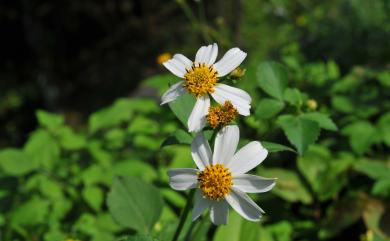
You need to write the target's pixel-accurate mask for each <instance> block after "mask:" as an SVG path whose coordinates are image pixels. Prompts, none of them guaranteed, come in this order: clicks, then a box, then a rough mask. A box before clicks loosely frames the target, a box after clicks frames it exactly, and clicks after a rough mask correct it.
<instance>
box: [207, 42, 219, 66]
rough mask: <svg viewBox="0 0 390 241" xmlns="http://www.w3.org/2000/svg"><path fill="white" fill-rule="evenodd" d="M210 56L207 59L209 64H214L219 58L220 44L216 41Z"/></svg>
mask: <svg viewBox="0 0 390 241" xmlns="http://www.w3.org/2000/svg"><path fill="white" fill-rule="evenodd" d="M209 54H210V55H209V57H208V61H207V64H208V65H212V64H214V62H215V60H216V59H217V56H218V45H217V44H216V43H214V44H213V47H212V48H211V51H210V53H209Z"/></svg>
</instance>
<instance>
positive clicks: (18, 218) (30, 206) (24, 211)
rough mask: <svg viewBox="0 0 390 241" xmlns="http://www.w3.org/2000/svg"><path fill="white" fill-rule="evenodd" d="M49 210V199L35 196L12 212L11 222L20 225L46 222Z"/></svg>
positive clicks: (15, 225) (13, 224) (16, 225)
mask: <svg viewBox="0 0 390 241" xmlns="http://www.w3.org/2000/svg"><path fill="white" fill-rule="evenodd" d="M48 211H49V201H47V200H44V199H42V198H39V197H36V196H34V197H32V198H31V199H30V200H29V201H26V202H24V203H23V204H22V205H21V206H19V207H17V208H16V209H15V210H13V212H11V224H12V226H13V227H19V226H26V225H36V224H42V223H45V222H46V221H47V215H48V214H49V213H48Z"/></svg>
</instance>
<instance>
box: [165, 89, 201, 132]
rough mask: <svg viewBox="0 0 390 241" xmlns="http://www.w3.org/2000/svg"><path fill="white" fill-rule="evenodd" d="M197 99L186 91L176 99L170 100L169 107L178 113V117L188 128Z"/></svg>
mask: <svg viewBox="0 0 390 241" xmlns="http://www.w3.org/2000/svg"><path fill="white" fill-rule="evenodd" d="M195 102H196V99H195V98H194V96H192V95H191V94H189V93H187V92H185V93H184V94H182V95H181V96H180V97H178V98H177V99H176V100H174V101H172V102H169V108H171V110H172V112H173V113H174V114H175V115H176V117H177V118H178V119H179V120H180V121H181V123H183V125H184V126H185V127H186V128H188V126H187V120H188V118H189V116H190V114H191V112H192V109H193V108H194V105H195Z"/></svg>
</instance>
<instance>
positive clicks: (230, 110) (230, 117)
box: [207, 100, 238, 129]
mask: <svg viewBox="0 0 390 241" xmlns="http://www.w3.org/2000/svg"><path fill="white" fill-rule="evenodd" d="M237 115H238V112H237V109H236V108H234V106H233V105H232V103H231V102H230V101H228V100H227V101H225V103H224V104H223V105H218V106H215V107H210V108H209V112H208V114H207V122H208V123H209V125H210V126H211V127H212V128H213V129H215V128H217V127H220V126H227V125H228V124H230V123H231V122H232V121H234V119H235V118H236V117H237Z"/></svg>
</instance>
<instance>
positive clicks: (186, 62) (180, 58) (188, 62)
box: [173, 54, 192, 69]
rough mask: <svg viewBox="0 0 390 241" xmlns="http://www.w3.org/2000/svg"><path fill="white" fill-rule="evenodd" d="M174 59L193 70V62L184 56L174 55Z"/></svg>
mask: <svg viewBox="0 0 390 241" xmlns="http://www.w3.org/2000/svg"><path fill="white" fill-rule="evenodd" d="M173 59H176V60H178V61H180V62H181V63H182V64H183V65H184V66H185V67H186V68H187V69H191V66H192V61H191V60H189V59H188V58H187V57H186V56H184V55H182V54H175V55H173Z"/></svg>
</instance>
